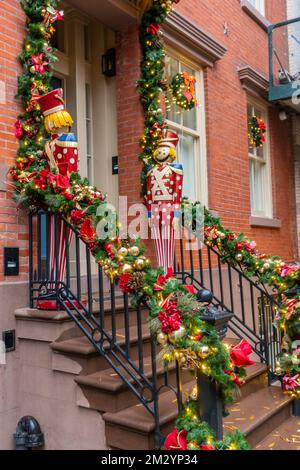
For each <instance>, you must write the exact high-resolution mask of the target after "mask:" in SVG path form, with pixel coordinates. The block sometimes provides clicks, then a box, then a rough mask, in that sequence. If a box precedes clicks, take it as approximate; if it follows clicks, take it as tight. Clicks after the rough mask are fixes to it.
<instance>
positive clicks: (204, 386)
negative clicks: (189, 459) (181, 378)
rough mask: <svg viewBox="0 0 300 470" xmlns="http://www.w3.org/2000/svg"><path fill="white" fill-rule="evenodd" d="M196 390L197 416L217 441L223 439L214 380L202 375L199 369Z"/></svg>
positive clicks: (221, 415)
mask: <svg viewBox="0 0 300 470" xmlns="http://www.w3.org/2000/svg"><path fill="white" fill-rule="evenodd" d="M197 388H198V403H197V404H198V416H199V418H200V420H201V421H206V422H207V423H208V424H209V425H210V427H211V428H212V430H213V431H214V433H215V434H216V438H217V439H218V440H222V439H223V405H222V400H221V397H220V394H219V391H218V386H217V384H216V382H215V381H214V380H211V379H210V378H209V377H207V375H204V374H203V373H202V372H201V371H200V370H199V369H198V372H197Z"/></svg>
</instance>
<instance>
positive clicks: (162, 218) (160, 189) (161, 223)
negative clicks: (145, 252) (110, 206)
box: [146, 129, 183, 273]
mask: <svg viewBox="0 0 300 470" xmlns="http://www.w3.org/2000/svg"><path fill="white" fill-rule="evenodd" d="M178 141H179V138H178V135H177V134H176V132H173V131H171V130H168V129H164V131H163V133H162V139H161V141H160V143H159V146H158V148H157V150H156V151H155V153H154V159H155V161H156V162H157V165H155V166H154V167H153V168H151V169H150V170H149V172H148V175H147V196H146V200H147V209H148V218H149V225H150V227H151V231H152V237H153V238H154V241H155V248H156V255H157V260H158V264H159V266H163V268H164V270H165V273H167V272H168V270H169V269H170V268H173V262H174V232H175V231H176V230H177V229H178V228H179V220H180V217H181V197H182V184H183V168H182V165H181V164H177V163H173V162H174V160H175V159H176V147H177V144H178Z"/></svg>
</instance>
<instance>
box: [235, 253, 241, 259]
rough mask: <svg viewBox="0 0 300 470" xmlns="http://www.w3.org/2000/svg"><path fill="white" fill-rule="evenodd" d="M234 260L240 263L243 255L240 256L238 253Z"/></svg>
mask: <svg viewBox="0 0 300 470" xmlns="http://www.w3.org/2000/svg"><path fill="white" fill-rule="evenodd" d="M235 259H236V260H237V261H242V259H243V255H242V254H241V253H239V254H237V255H236V257H235Z"/></svg>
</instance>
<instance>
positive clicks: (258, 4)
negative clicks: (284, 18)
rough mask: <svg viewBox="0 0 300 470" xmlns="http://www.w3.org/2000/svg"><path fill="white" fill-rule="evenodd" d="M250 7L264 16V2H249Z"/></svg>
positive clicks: (255, 0)
mask: <svg viewBox="0 0 300 470" xmlns="http://www.w3.org/2000/svg"><path fill="white" fill-rule="evenodd" d="M249 2H250V3H251V5H253V6H254V7H255V8H256V9H257V10H258V11H259V12H260V13H261V14H262V15H264V14H265V0H249Z"/></svg>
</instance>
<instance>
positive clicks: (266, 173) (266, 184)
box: [247, 96, 273, 219]
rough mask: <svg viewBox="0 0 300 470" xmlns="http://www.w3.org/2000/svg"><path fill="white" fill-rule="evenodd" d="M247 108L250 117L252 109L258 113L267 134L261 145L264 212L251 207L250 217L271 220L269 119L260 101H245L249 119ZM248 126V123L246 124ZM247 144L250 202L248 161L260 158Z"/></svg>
mask: <svg viewBox="0 0 300 470" xmlns="http://www.w3.org/2000/svg"><path fill="white" fill-rule="evenodd" d="M248 106H251V107H252V115H253V116H254V115H255V113H254V109H255V110H257V111H259V113H260V117H261V118H262V119H263V120H264V122H265V124H266V126H267V132H266V134H265V139H266V141H265V143H264V144H263V147H262V149H263V161H264V169H263V178H262V179H263V183H262V184H263V188H262V190H263V198H264V201H263V202H264V204H263V206H264V211H263V212H259V211H255V210H254V209H253V208H252V205H251V215H252V216H253V217H265V218H269V219H272V218H273V194H272V175H271V156H270V139H269V118H268V106H266V105H265V103H262V102H261V101H259V100H257V99H255V98H253V97H249V96H248V99H247V119H249V116H248ZM248 125H249V123H248ZM249 147H250V146H249V143H248V158H249V185H250V201H251V194H252V193H251V191H252V188H251V174H250V161H251V160H254V161H258V162H260V163H261V162H262V158H261V157H258V156H255V153H256V149H255V148H254V154H252V153H250V151H249Z"/></svg>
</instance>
